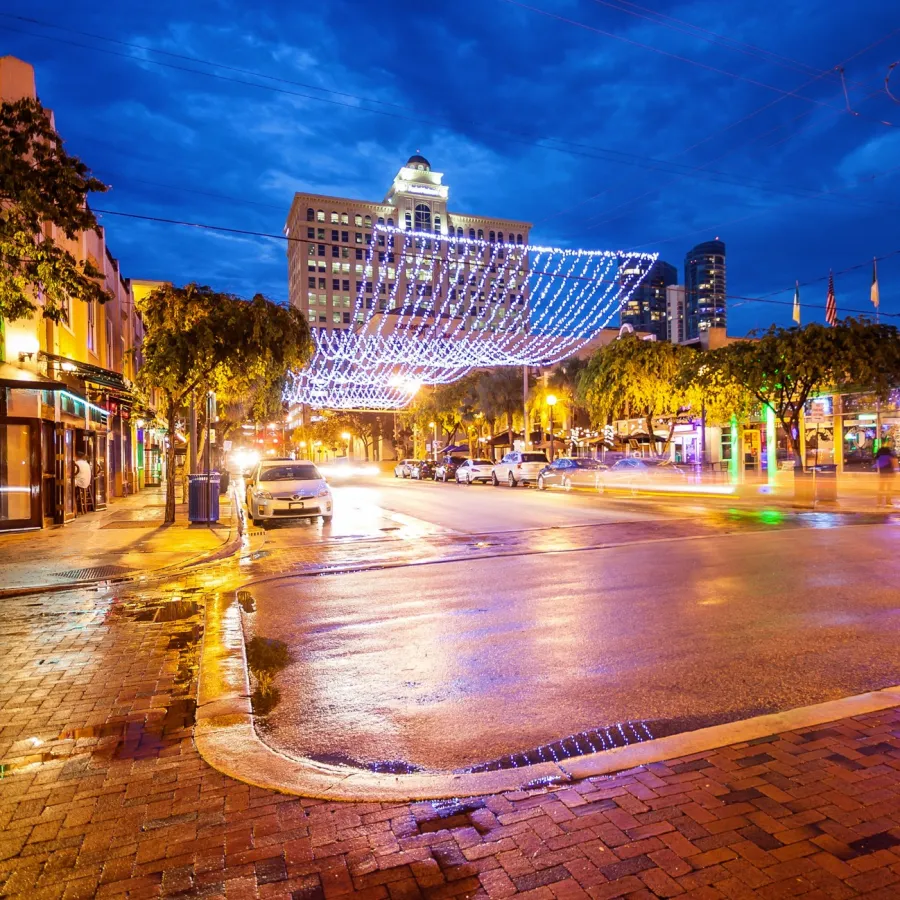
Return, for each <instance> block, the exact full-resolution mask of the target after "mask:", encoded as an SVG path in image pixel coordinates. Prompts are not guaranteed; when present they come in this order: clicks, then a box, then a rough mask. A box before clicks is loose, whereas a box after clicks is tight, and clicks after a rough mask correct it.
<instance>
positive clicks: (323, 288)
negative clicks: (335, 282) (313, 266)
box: [319, 278, 325, 291]
mask: <svg viewBox="0 0 900 900" xmlns="http://www.w3.org/2000/svg"><path fill="white" fill-rule="evenodd" d="M319 290H322V291H324V290H325V279H324V278H320V279H319Z"/></svg>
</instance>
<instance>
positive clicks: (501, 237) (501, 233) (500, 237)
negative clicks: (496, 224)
mask: <svg viewBox="0 0 900 900" xmlns="http://www.w3.org/2000/svg"><path fill="white" fill-rule="evenodd" d="M497 240H498V241H499V242H500V243H501V244H502V243H503V232H502V231H498V232H497Z"/></svg>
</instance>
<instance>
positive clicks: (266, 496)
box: [256, 491, 272, 500]
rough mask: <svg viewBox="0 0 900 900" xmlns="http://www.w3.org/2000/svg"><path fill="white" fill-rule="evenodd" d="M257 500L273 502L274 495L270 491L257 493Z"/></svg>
mask: <svg viewBox="0 0 900 900" xmlns="http://www.w3.org/2000/svg"><path fill="white" fill-rule="evenodd" d="M256 499H257V500H271V499H272V495H271V494H270V493H269V492H268V491H257V492H256Z"/></svg>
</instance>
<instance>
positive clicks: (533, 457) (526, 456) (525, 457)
mask: <svg viewBox="0 0 900 900" xmlns="http://www.w3.org/2000/svg"><path fill="white" fill-rule="evenodd" d="M522 462H542V463H545V462H547V454H546V453H523V454H522Z"/></svg>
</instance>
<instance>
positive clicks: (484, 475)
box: [456, 459, 494, 484]
mask: <svg viewBox="0 0 900 900" xmlns="http://www.w3.org/2000/svg"><path fill="white" fill-rule="evenodd" d="M493 468H494V464H493V463H492V462H491V461H490V460H489V459H467V460H466V461H465V462H464V463H463V464H462V465H460V466H458V467H457V469H456V483H457V484H475V482H476V481H483V482H484V483H485V484H487V483H488V482H489V481H490V480H491V472H492V471H493Z"/></svg>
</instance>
